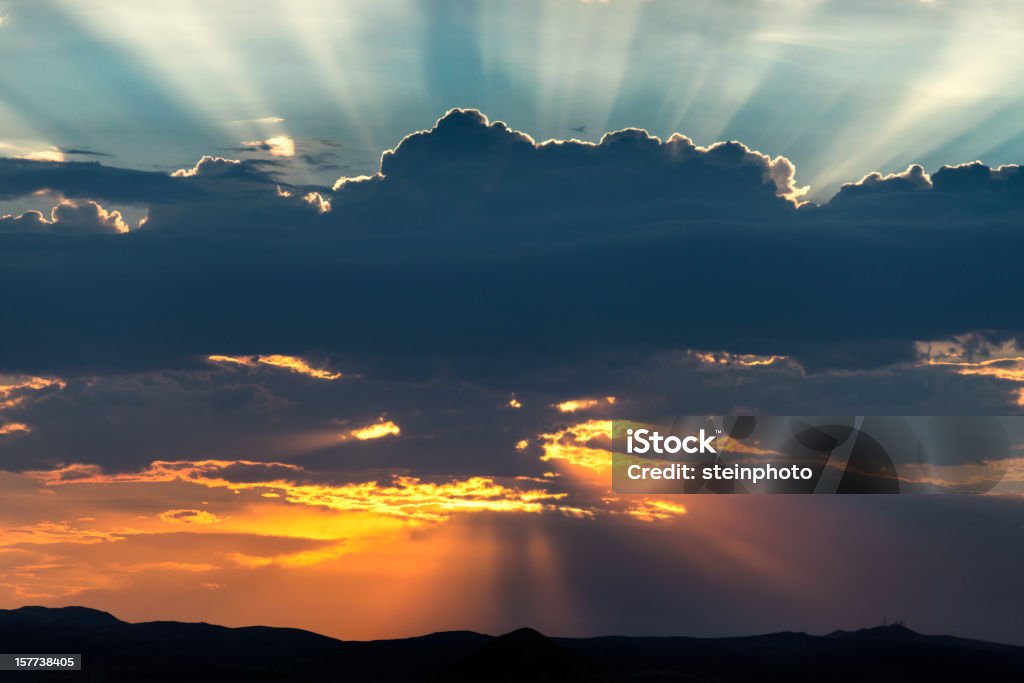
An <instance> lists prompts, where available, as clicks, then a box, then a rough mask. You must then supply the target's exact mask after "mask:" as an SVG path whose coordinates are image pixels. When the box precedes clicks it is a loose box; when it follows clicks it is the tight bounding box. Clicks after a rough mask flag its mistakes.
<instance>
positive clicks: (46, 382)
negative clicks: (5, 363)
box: [0, 376, 67, 410]
mask: <svg viewBox="0 0 1024 683" xmlns="http://www.w3.org/2000/svg"><path fill="white" fill-rule="evenodd" d="M66 386H67V385H66V384H65V383H64V380H62V379H59V378H50V377H32V376H23V377H4V376H0V410H4V409H7V408H14V407H15V406H17V405H19V404H20V403H22V402H23V401H24V400H25V398H26V397H27V396H28V395H29V394H30V393H31V392H38V391H43V390H44V389H48V388H50V387H56V388H57V389H64V388H65V387H66Z"/></svg>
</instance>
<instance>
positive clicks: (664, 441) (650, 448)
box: [626, 429, 718, 455]
mask: <svg viewBox="0 0 1024 683" xmlns="http://www.w3.org/2000/svg"><path fill="white" fill-rule="evenodd" d="M715 436H716V435H715V434H707V433H706V430H703V429H702V430H700V434H698V435H690V436H686V437H683V438H682V439H680V438H679V437H678V436H673V435H669V436H662V435H661V434H660V433H659V432H657V431H651V430H649V429H636V430H633V429H627V430H626V452H627V453H629V454H631V455H632V454H637V455H643V454H645V453H656V454H658V455H666V454H676V453H679V452H680V451H682V452H683V453H690V454H693V453H715V454H717V453H718V451H716V450H715V447H714V446H712V445H711V442H712V441H714V440H715Z"/></svg>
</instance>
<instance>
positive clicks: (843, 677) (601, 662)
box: [0, 607, 1024, 683]
mask: <svg viewBox="0 0 1024 683" xmlns="http://www.w3.org/2000/svg"><path fill="white" fill-rule="evenodd" d="M353 618H356V617H353ZM0 643H2V646H0V649H2V651H3V652H7V653H19V652H20V653H33V654H38V653H81V654H82V655H83V670H82V671H80V672H53V673H40V672H34V673H25V672H0V681H19V682H21V681H25V680H28V679H29V678H30V679H31V680H32V681H90V682H91V681H97V682H98V681H142V680H145V681H153V682H157V683H159V682H163V681H190V682H196V683H201V682H205V681H218V682H220V683H230V682H233V681H246V682H261V681H268V682H269V681H344V682H346V683H358V682H360V681H372V682H373V683H399V682H401V683H425V682H429V683H464V682H468V681H473V682H474V683H517V682H519V681H524V682H525V681H528V682H530V683H545V682H547V681H557V682H558V683H562V682H564V683H668V682H673V683H681V682H684V681H685V682H687V683H697V682H700V683H719V682H731V681H780V682H781V681H786V682H787V683H794V682H799V681H835V682H837V683H843V682H846V681H850V682H852V681H872V682H878V683H884V682H886V681H900V683H905V682H907V681H929V682H930V681H939V680H943V681H945V680H952V681H974V680H984V681H1021V680H1024V648H1022V647H1015V646H1010V645H999V644H995V643H987V642H982V641H976V640H967V639H963V638H954V637H951V636H928V635H922V634H919V633H915V632H914V631H911V630H910V629H907V628H905V627H903V626H900V625H893V626H882V627H877V628H871V629H861V630H858V631H836V632H834V633H830V634H828V635H825V636H812V635H808V634H805V633H775V634H771V635H763V636H751V637H746V638H683V637H671V638H631V637H622V636H609V637H602V638H548V637H546V636H544V635H541V634H540V633H538V632H536V631H534V630H532V629H520V630H518V631H513V632H512V633H509V634H506V635H504V636H499V637H492V636H488V635H482V634H479V633H472V632H468V631H457V632H447V633H434V634H430V635H426V636H420V637H417V638H405V639H399V640H380V641H371V642H353V641H341V640H336V639H333V638H328V637H326V636H321V635H317V634H315V633H310V632H309V631H302V630H299V629H288V628H268V627H262V626H253V627H246V628H225V627H223V626H214V625H211V624H205V623H194V624H193V623H180V622H173V621H155V622H147V623H138V624H132V623H127V622H124V621H121V620H119V619H117V618H116V617H114V616H112V615H110V614H107V613H106V612H100V611H97V610H91V609H87V608H83V607H65V608H45V607H23V608H21V609H15V610H0Z"/></svg>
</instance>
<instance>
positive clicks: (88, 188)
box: [0, 158, 200, 204]
mask: <svg viewBox="0 0 1024 683" xmlns="http://www.w3.org/2000/svg"><path fill="white" fill-rule="evenodd" d="M43 191H52V192H56V193H58V194H60V195H61V196H64V197H68V198H71V199H93V200H96V201H109V202H113V203H117V204H161V203H166V202H179V201H184V200H189V199H191V200H196V199H198V196H199V194H200V193H199V192H198V191H197V189H196V188H195V186H194V185H188V184H182V183H176V182H175V181H174V180H173V179H172V178H170V177H169V176H168V175H167V174H166V173H157V172H151V171H134V170H128V169H122V168H114V167H110V166H104V165H102V164H100V163H98V162H82V161H68V162H64V163H55V162H48V161H29V160H25V159H11V158H0V199H14V198H18V197H25V196H29V195H32V194H35V193H39V192H43Z"/></svg>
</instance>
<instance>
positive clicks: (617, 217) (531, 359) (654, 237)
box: [0, 110, 1024, 400]
mask: <svg viewBox="0 0 1024 683" xmlns="http://www.w3.org/2000/svg"><path fill="white" fill-rule="evenodd" d="M275 163H276V162H274V161H273V160H262V161H257V160H250V161H236V160H229V159H223V158H216V157H204V158H203V159H201V160H200V161H199V162H198V163H197V164H196V165H195V166H194V167H192V168H188V169H181V171H178V172H176V174H175V175H176V177H169V176H167V174H163V177H162V178H160V177H158V176H160V175H161V174H147V173H139V172H132V171H123V170H120V169H110V168H107V167H105V166H102V165H100V164H81V163H77V162H68V163H65V164H45V163H41V162H27V161H20V160H3V163H0V180H3V181H5V182H3V183H0V187H4V188H8V187H14V188H15V189H14V190H6V189H5V191H7V192H15V193H16V194H18V195H20V194H24V193H25V192H32V191H36V190H38V189H39V188H41V187H42V188H54V189H55V190H57V191H61V192H64V193H65V194H66V193H67V192H68V191H70V190H71V189H72V188H74V189H76V190H78V191H82V190H83V188H85V187H89V188H91V189H93V190H95V191H96V193H95V195H94V196H95V197H97V198H101V197H104V196H108V195H119V196H122V197H123V198H127V197H130V198H131V200H132V201H136V202H137V201H149V200H150V199H151V200H153V203H152V204H150V211H149V217H148V219H147V221H146V224H145V229H144V230H140V231H138V232H137V233H136V234H133V235H128V236H127V238H128V239H129V240H130V246H129V247H127V249H128V250H129V252H130V254H131V256H130V257H127V256H124V257H117V256H114V255H113V254H111V253H110V252H109V250H108V249H107V248H106V245H104V244H100V243H99V242H96V243H92V242H88V241H86V242H79V243H75V244H71V243H62V242H61V241H60V240H50V241H48V242H47V243H46V244H45V245H38V246H35V247H33V248H32V249H31V250H29V251H28V252H27V253H26V254H25V255H24V256H23V263H24V264H25V267H24V268H22V269H19V270H14V271H7V272H4V273H0V285H2V286H4V287H5V288H6V289H8V290H9V291H24V292H27V294H26V296H27V297H28V300H27V301H26V304H27V305H26V306H25V307H22V309H21V311H20V312H18V313H15V314H14V315H15V316H17V320H14V321H12V322H15V323H17V324H14V325H13V326H12V327H13V332H12V333H11V334H10V335H9V337H8V339H7V340H6V343H5V344H4V346H3V348H2V349H0V368H7V369H11V370H19V371H20V370H24V371H28V372H35V373H37V374H42V373H46V372H60V371H62V370H65V369H72V368H74V369H76V371H82V370H88V371H99V370H104V369H118V370H125V369H129V368H143V367H146V368H157V367H179V368H180V367H192V366H194V365H195V364H196V363H197V362H198V361H199V359H203V358H206V357H207V356H209V355H211V354H222V353H225V351H228V352H230V351H232V350H233V349H237V350H236V351H234V353H235V354H236V355H237V354H238V353H248V352H250V350H251V349H273V350H274V351H275V352H276V353H280V354H281V355H283V356H291V357H303V356H307V355H310V354H313V355H316V356H319V357H332V356H333V357H338V358H341V357H344V358H346V359H351V360H352V361H354V362H356V363H358V364H373V365H375V366H377V367H380V368H383V367H391V368H396V369H397V368H405V369H406V371H407V370H408V369H409V368H411V367H416V368H417V372H425V371H428V369H429V368H431V367H440V365H439V364H444V365H446V367H448V368H449V369H450V370H451V371H455V372H461V373H469V374H471V375H478V374H480V373H484V374H487V375H491V376H493V375H494V374H495V373H497V372H502V373H505V374H506V375H509V376H511V375H514V374H515V373H517V372H522V371H524V370H529V369H537V368H540V367H548V368H550V367H555V366H558V365H560V364H566V363H569V364H572V363H582V362H584V361H583V360H582V359H583V358H584V356H591V355H593V356H600V355H604V356H605V357H609V354H611V355H614V354H626V355H627V356H628V355H629V354H634V353H636V352H637V351H638V350H639V349H643V350H644V352H645V353H657V352H671V351H681V352H685V351H687V350H693V349H716V350H721V351H722V352H724V353H728V354H733V355H734V356H735V358H736V359H738V360H737V362H741V363H742V362H781V361H778V360H772V359H773V358H774V359H781V358H783V357H785V358H786V359H788V361H787V362H790V361H791V362H793V363H796V364H798V365H800V366H801V367H804V368H806V369H821V368H829V367H830V368H851V367H858V368H865V367H872V366H881V365H886V364H891V363H897V362H909V361H911V360H912V359H913V358H914V354H915V352H914V346H913V344H914V342H915V341H917V340H921V339H940V338H946V337H950V336H952V335H956V334H962V333H964V332H966V331H970V330H978V329H992V330H995V331H1001V332H1004V333H1017V332H1024V321H1022V320H1021V316H1020V314H1019V313H1018V312H1017V307H1015V306H1012V305H1009V302H1010V301H1011V300H1012V299H1013V298H1014V297H1013V295H1012V293H1013V291H1014V290H1013V286H1014V285H1013V282H1012V281H1011V280H1007V279H1006V273H1008V272H1010V271H1011V270H1012V269H1013V268H1015V267H1016V264H1015V262H1014V259H1013V256H1012V255H1013V254H1014V253H1015V240H1016V238H1015V236H1014V234H1013V233H1012V232H1009V231H1007V229H1006V225H1007V224H1008V222H1012V221H1013V220H1016V219H1017V218H1019V216H1020V214H1021V210H1022V209H1024V201H1021V199H1020V197H1021V196H1022V194H1021V192H1020V191H1019V189H1018V188H1019V187H1020V186H1021V183H1022V182H1024V180H1022V179H1024V174H1021V173H1020V168H1019V167H1017V166H1004V167H999V168H989V167H987V166H984V165H982V164H977V163H973V164H967V165H963V166H950V167H944V168H941V169H938V170H936V171H934V172H933V173H931V174H927V173H925V171H924V169H923V168H922V167H919V166H917V167H915V166H912V167H910V168H909V169H908V170H907V171H904V172H903V173H898V174H891V175H889V176H882V175H869V176H867V177H865V178H863V179H861V180H860V181H859V182H857V183H854V184H853V185H848V186H846V187H844V188H843V190H842V191H840V192H839V194H838V195H837V197H836V198H835V199H834V200H833V201H832V202H830V203H828V204H825V205H822V206H816V205H799V199H798V197H799V195H800V193H801V191H802V188H801V187H800V186H799V184H798V183H797V182H796V180H795V177H796V176H795V171H794V169H793V166H792V164H791V163H790V162H789V161H788V160H786V159H785V158H783V157H779V156H770V155H767V154H763V153H761V152H757V151H753V150H751V149H750V148H748V147H746V146H744V145H742V144H740V143H737V142H725V143H719V144H715V145H710V146H707V147H700V146H697V145H695V144H694V143H692V142H691V141H690V140H688V139H687V138H685V137H682V136H678V135H676V136H672V137H670V138H669V139H667V140H664V141H663V140H660V139H658V138H656V137H653V136H651V135H649V134H648V133H646V132H644V131H639V130H624V131H618V132H615V133H609V134H607V135H605V136H603V137H602V139H601V140H600V142H598V143H585V142H577V141H568V142H566V141H548V142H540V143H538V142H536V141H534V140H533V139H532V138H530V137H529V136H527V135H525V134H523V133H519V132H517V131H514V130H512V129H510V128H509V127H508V126H506V125H505V124H503V123H500V122H492V121H490V120H488V119H487V118H486V117H484V116H483V115H482V114H481V113H479V112H476V111H472V110H453V111H451V112H449V113H448V114H446V115H445V116H444V117H442V118H441V119H440V120H439V121H438V122H437V123H436V124H435V125H434V126H433V127H432V128H431V129H429V130H425V131H420V132H418V133H414V134H412V135H409V136H407V137H406V138H405V139H403V140H402V141H401V142H400V144H398V145H397V146H396V147H395V148H394V149H393V150H389V151H387V152H386V153H385V154H384V155H383V157H382V159H381V166H380V172H379V173H377V174H375V175H373V176H368V177H359V178H342V179H340V180H339V182H338V183H336V185H335V187H334V189H333V190H328V189H327V188H310V187H302V186H293V185H288V184H286V183H281V182H280V180H279V179H278V178H276V177H275V173H276V169H277V167H276V166H275V165H274V164H275ZM119 178H120V179H123V180H124V182H115V180H116V179H119ZM8 179H9V180H10V181H11V182H10V183H8V182H6V180H8ZM96 201H100V200H99V199H96ZM328 204H329V206H330V210H329V211H327V206H328ZM41 218H42V217H41V216H35V215H31V214H29V215H27V216H25V217H22V218H21V221H22V222H23V223H24V222H27V223H30V224H32V223H35V224H40V219H41ZM12 222H13V219H12ZM26 227H27V226H26ZM36 227H38V225H37V226H36ZM919 228H927V230H926V231H923V230H920V229H919ZM19 229H23V228H19ZM228 245H230V246H228ZM225 249H227V250H228V252H225ZM129 252H122V253H125V254H127V253H129ZM224 253H231V254H232V257H231V258H230V259H229V260H227V261H225V260H224V258H223V254H224ZM72 254H73V255H72ZM58 264H59V265H58ZM97 269H100V270H102V272H103V273H104V276H103V277H102V278H100V279H98V280H97V279H95V278H94V277H93V275H92V273H94V272H96V271H97ZM865 273H871V276H870V277H865V275H864V274H865ZM950 273H957V277H956V278H955V283H954V281H953V280H952V279H951V278H950V276H949V274H950ZM617 274H621V276H620V275H617ZM26 278H29V279H28V280H26ZM40 280H42V281H46V282H48V283H50V285H49V286H48V287H46V288H42V289H40V288H37V287H33V286H31V283H33V282H38V281H40ZM86 280H88V281H91V282H93V286H92V287H91V288H90V289H89V290H88V291H84V290H80V291H76V288H75V287H74V285H73V284H72V283H75V282H82V281H86ZM129 281H130V282H133V283H135V286H133V287H132V288H128V289H126V288H124V287H123V286H122V283H124V282H129ZM58 289H62V290H63V291H66V292H68V293H69V294H68V295H67V296H57V295H56V294H55V291H56V290H58ZM794 292H800V293H801V296H800V299H799V301H797V300H794V298H793V293H794ZM139 310H161V311H163V312H164V314H163V315H164V317H163V318H162V319H161V320H159V321H157V320H155V319H153V318H150V317H146V316H141V317H140V316H136V315H135V314H134V313H133V312H135V311H139ZM97 318H103V319H108V320H118V321H121V324H119V325H117V326H114V325H111V326H95V325H86V324H84V321H85V320H91V319H97ZM75 320H79V322H81V323H83V324H81V325H79V329H82V330H85V332H83V333H82V334H80V336H79V338H78V339H77V340H76V344H74V345H72V346H70V347H69V346H68V345H61V344H57V343H56V340H57V339H59V334H58V332H59V330H61V329H66V326H67V325H68V324H72V321H75ZM255 321H259V322H258V323H257V322H255ZM168 326H169V327H170V328H172V329H174V330H176V332H175V333H174V334H167V329H168ZM239 330H245V336H246V342H247V344H248V348H241V349H238V344H239ZM412 338H415V339H416V340H417V341H416V344H415V345H413V344H411V342H410V341H409V340H410V339H412ZM226 355H231V354H230V353H229V354H226ZM423 359H430V361H429V362H423ZM496 359H505V360H504V361H503V362H501V363H494V362H491V361H494V360H496ZM743 359H748V360H743ZM749 359H754V360H749ZM582 395H586V394H582ZM563 400H564V399H563Z"/></svg>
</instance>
